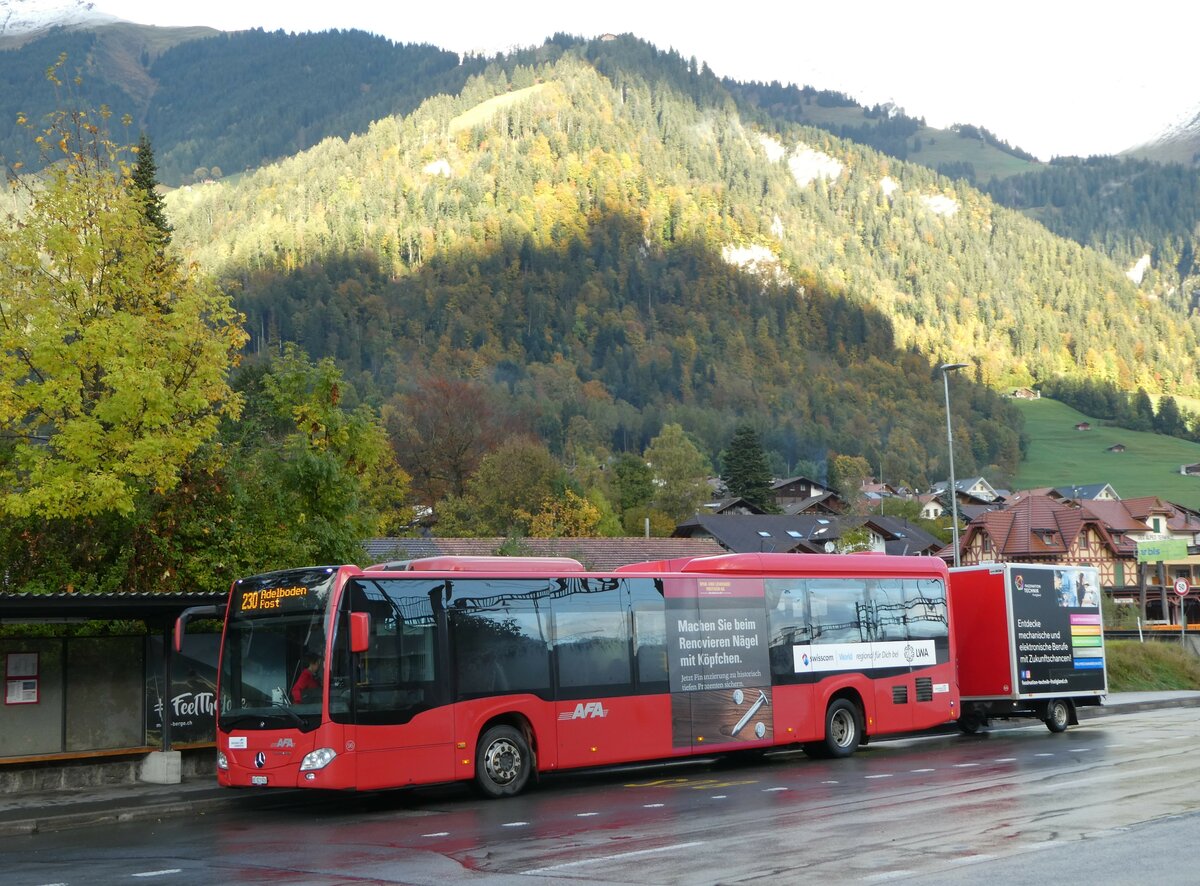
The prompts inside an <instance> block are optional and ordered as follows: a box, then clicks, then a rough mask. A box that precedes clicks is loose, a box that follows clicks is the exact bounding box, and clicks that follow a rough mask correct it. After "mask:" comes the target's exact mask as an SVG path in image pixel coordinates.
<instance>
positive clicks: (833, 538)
mask: <svg viewBox="0 0 1200 886" xmlns="http://www.w3.org/2000/svg"><path fill="white" fill-rule="evenodd" d="M859 527H865V528H866V530H867V534H868V538H869V541H870V545H871V549H872V550H875V551H879V552H880V553H887V554H902V555H922V554H924V555H932V554H934V553H936V552H937V551H938V550H940V548H941V546H942V544H941V542H940V541H938V540H937V539H936V538H934V537H933V536H931V535H929V534H928V533H927V532H925V531H924V530H922V529H921V528H920V527H917V526H914V525H913V524H911V523H909V522H908V521H907V520H904V519H902V518H900V517H880V516H871V517H866V518H864V517H836V516H829V517H823V516H820V515H817V514H800V515H796V516H787V515H779V514H768V515H764V516H756V515H751V516H722V515H717V514H696V515H694V516H693V517H692V518H691V519H689V520H685V521H684V522H682V523H680V524H679V525H678V526H676V527H675V532H674V535H675V537H677V538H688V539H711V540H713V541H715V542H717V543H718V544H719V545H721V547H722V548H723V549H724V550H726V551H729V552H733V553H794V554H816V553H833V552H834V551H837V550H838V549H839V546H840V541H841V537H842V535H843V533H845V532H847V531H849V530H851V529H856V528H859Z"/></svg>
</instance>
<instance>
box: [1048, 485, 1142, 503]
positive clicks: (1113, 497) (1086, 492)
mask: <svg viewBox="0 0 1200 886" xmlns="http://www.w3.org/2000/svg"><path fill="white" fill-rule="evenodd" d="M1035 491H1038V490H1035ZM1041 491H1043V492H1046V493H1047V494H1049V495H1053V496H1054V497H1055V498H1060V499H1067V500H1069V501H1120V500H1121V496H1119V495H1117V490H1115V489H1113V488H1112V486H1110V485H1109V484H1107V483H1083V484H1079V485H1075V486H1056V487H1054V488H1053V489H1048V490H1041Z"/></svg>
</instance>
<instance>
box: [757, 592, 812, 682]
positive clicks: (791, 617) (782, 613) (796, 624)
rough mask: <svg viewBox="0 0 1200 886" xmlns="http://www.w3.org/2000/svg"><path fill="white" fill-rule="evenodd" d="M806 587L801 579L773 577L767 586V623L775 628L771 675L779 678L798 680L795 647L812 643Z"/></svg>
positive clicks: (771, 642)
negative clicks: (796, 676)
mask: <svg viewBox="0 0 1200 886" xmlns="http://www.w3.org/2000/svg"><path fill="white" fill-rule="evenodd" d="M805 584H806V582H805V580H804V579H799V578H786V579H774V578H772V579H767V580H766V581H765V582H764V583H763V589H764V592H765V594H766V602H767V623H768V624H769V625H770V628H771V636H770V640H769V641H768V649H767V652H768V655H769V658H770V661H771V673H772V674H774V675H775V677H776V678H789V677H792V678H794V677H795V674H796V658H795V653H793V651H792V647H793V646H807V645H808V644H809V643H811V642H812V629H811V627H810V626H809V623H808V606H807V603H806V600H805V590H804V588H805Z"/></svg>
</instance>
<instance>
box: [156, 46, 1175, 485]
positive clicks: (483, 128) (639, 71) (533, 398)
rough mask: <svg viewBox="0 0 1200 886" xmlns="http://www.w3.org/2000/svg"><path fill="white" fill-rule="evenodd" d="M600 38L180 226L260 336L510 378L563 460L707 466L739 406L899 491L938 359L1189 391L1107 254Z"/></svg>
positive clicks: (224, 191)
mask: <svg viewBox="0 0 1200 886" xmlns="http://www.w3.org/2000/svg"><path fill="white" fill-rule="evenodd" d="M623 51H625V52H626V53H627V56H628V60H627V61H625V62H623V63H622V62H620V61H619V60H620V59H621V55H622V52H623ZM596 52H597V50H596V48H595V46H594V45H592V46H587V45H585V46H583V47H579V48H570V49H568V50H567V51H566V52H565V53H561V54H560V53H558V52H552V53H551V52H548V53H547V54H548V55H550V56H551V59H550V60H548V61H546V62H544V63H541V64H534V65H528V66H525V65H517V66H515V67H513V68H512V70H511V76H510V73H509V72H508V71H506V70H505V69H504V68H503V67H502V66H500V65H493V66H490V67H489V68H488V69H487V70H486V72H485V73H484V74H483V75H482V76H480V77H477V78H473V79H472V80H470V81H469V82H468V84H467V85H466V87H465V89H464V90H463V92H462V93H461V94H460V95H457V96H440V97H437V98H435V99H432V100H430V101H429V102H427V103H425V104H424V105H423V106H422V107H421V108H420V109H419V110H418V111H417V112H415V113H414V114H412V115H409V116H407V117H392V118H387V119H383V120H380V121H379V122H377V123H376V124H374V125H373V126H372V127H371V128H370V130H369V132H367V133H365V134H363V135H361V136H357V137H353V138H351V139H350V140H349V141H347V142H342V141H339V140H330V141H327V142H324V143H322V144H320V145H318V146H317V147H315V148H313V149H312V150H310V151H307V152H305V153H303V154H301V155H299V156H297V157H294V158H292V159H290V160H287V161H285V162H282V163H279V164H277V165H273V166H270V167H267V168H264V169H262V170H259V171H258V172H256V173H254V174H252V175H249V176H247V177H246V178H245V179H243V180H242V181H240V182H238V183H236V184H228V185H226V184H215V185H207V186H204V187H193V188H190V189H184V190H181V191H179V192H176V193H174V194H172V195H171V196H170V199H169V201H168V208H169V211H170V215H171V220H172V223H173V224H174V225H175V231H176V240H177V242H178V243H180V244H181V245H184V246H185V247H186V248H187V249H188V250H189V252H190V253H191V254H192V255H193V256H194V257H196V258H197V259H198V260H199V261H200V262H201V263H202V264H203V265H205V266H207V267H209V268H211V269H213V270H215V271H217V272H219V273H221V274H224V275H226V276H227V277H228V278H229V279H230V280H231V281H234V282H235V283H236V286H237V287H238V291H239V304H240V306H241V307H242V308H243V310H245V311H246V313H247V315H248V328H249V330H250V331H251V333H252V335H253V336H254V342H253V345H252V347H253V348H255V349H264V350H265V349H274V348H275V347H276V346H277V345H278V343H279V342H281V341H287V340H294V341H298V342H299V343H300V344H301V345H302V346H303V347H304V348H305V349H306V350H307V351H309V352H310V353H312V354H314V355H324V354H329V355H333V356H336V357H337V358H338V360H339V361H340V362H341V364H342V365H343V366H344V367H345V368H346V369H347V371H348V372H349V373H350V374H351V377H352V378H355V379H356V381H359V382H366V383H367V387H369V388H370V389H372V390H374V391H375V392H376V393H375V394H374V396H377V397H380V398H387V397H389V396H391V395H393V394H394V393H396V392H402V391H404V390H405V389H406V388H407V387H408V386H410V385H413V384H414V383H416V381H418V380H419V379H421V378H422V377H427V376H428V375H429V374H437V375H449V376H468V377H472V378H477V379H481V380H484V381H487V382H490V383H493V384H496V385H502V386H503V387H504V389H505V390H506V391H507V392H508V393H509V394H510V395H511V396H512V397H514V398H516V399H517V400H518V401H521V402H523V403H524V404H525V405H526V406H527V407H528V409H529V410H530V411H531V412H532V413H533V414H536V415H537V416H538V418H537V421H538V430H539V431H540V432H541V434H542V435H543V436H544V437H545V438H546V439H548V440H550V441H551V442H552V444H553V445H554V446H555V447H556V449H559V450H562V449H563V448H565V447H566V446H567V445H568V443H569V442H570V440H569V438H570V437H571V435H572V434H576V435H582V436H583V437H584V438H587V439H590V440H592V441H594V442H595V443H596V444H597V445H602V446H608V447H612V448H622V444H623V443H624V444H627V447H628V448H630V449H634V448H637V447H639V446H642V445H644V444H645V442H646V440H647V439H648V437H649V436H651V435H653V433H655V432H656V430H657V428H658V426H659V425H660V424H661V422H662V421H663V420H665V419H669V420H672V421H678V422H680V423H682V424H684V426H685V427H687V428H688V429H689V430H691V431H693V432H694V433H696V434H697V436H699V437H700V438H701V439H702V440H703V441H704V442H705V444H706V445H707V446H708V447H709V451H710V452H712V453H715V452H716V451H718V450H719V449H720V447H721V445H723V442H724V441H726V440H727V439H728V438H729V435H730V433H731V432H732V429H733V427H734V425H735V424H736V423H737V422H738V421H739V420H740V419H743V418H747V417H749V418H751V419H753V420H755V422H756V424H757V425H758V426H760V427H762V428H766V429H767V430H766V431H765V432H764V443H765V445H767V446H768V448H770V449H772V450H773V451H775V452H776V453H779V454H780V455H782V457H783V458H785V459H786V460H787V462H789V463H790V464H795V463H796V462H798V461H800V460H814V459H819V458H822V457H823V456H824V454H825V453H827V452H828V451H830V450H834V451H839V452H848V453H852V454H861V455H864V456H865V457H867V458H868V459H869V460H870V461H871V463H872V464H878V463H879V458H880V456H881V455H882V454H883V453H886V454H887V458H888V460H889V462H890V460H891V459H893V458H896V460H897V462H903V465H902V466H901V465H900V464H897V465H895V466H892V465H891V464H889V467H888V473H889V474H892V475H894V476H901V477H904V478H906V479H910V480H912V481H916V480H917V479H918V478H926V477H929V476H935V475H936V472H937V471H938V470H939V469H940V467H941V460H940V456H939V454H938V453H939V451H940V449H942V448H943V447H942V446H941V444H940V442H939V435H938V434H937V432H936V430H935V429H936V428H938V426H939V415H940V410H941V405H942V404H941V402H940V396H939V395H940V393H941V392H940V389H939V388H940V386H938V385H935V384H934V383H933V380H932V379H931V377H930V361H931V360H932V361H934V362H937V361H940V360H968V359H969V360H970V361H971V362H972V363H973V365H974V367H975V373H974V374H975V378H976V379H977V380H978V381H980V382H983V383H985V384H986V385H990V386H993V387H1001V386H1004V385H1007V384H1016V383H1030V382H1034V381H1037V380H1040V379H1044V378H1050V377H1053V376H1056V375H1060V374H1063V375H1067V376H1087V375H1094V376H1096V377H1100V378H1105V379H1111V380H1112V381H1113V382H1114V383H1116V384H1119V385H1120V386H1122V387H1125V388H1127V389H1129V390H1133V389H1136V388H1137V387H1138V386H1142V387H1146V388H1147V390H1152V391H1158V390H1164V389H1168V390H1178V391H1188V392H1191V391H1195V390H1197V379H1196V376H1195V368H1194V360H1193V359H1192V357H1191V355H1192V354H1193V353H1194V351H1195V348H1196V347H1197V327H1196V324H1195V322H1194V321H1193V320H1192V319H1189V318H1185V317H1183V316H1181V315H1180V314H1178V313H1176V312H1173V311H1171V310H1169V309H1168V308H1166V307H1165V306H1164V305H1163V304H1161V303H1160V302H1157V301H1155V300H1152V299H1146V298H1144V297H1143V296H1141V295H1140V294H1139V293H1138V292H1137V290H1136V289H1135V287H1134V286H1133V284H1132V283H1130V282H1129V280H1127V279H1126V278H1125V277H1124V275H1123V274H1122V273H1121V270H1120V268H1118V267H1117V266H1115V265H1114V264H1113V263H1112V262H1111V261H1109V260H1108V259H1106V258H1105V257H1104V256H1102V255H1100V254H1098V253H1096V252H1094V251H1091V250H1088V249H1084V248H1082V247H1080V246H1078V245H1077V244H1075V243H1072V242H1070V241H1067V240H1063V239H1060V238H1057V237H1054V236H1052V235H1050V234H1048V233H1047V232H1046V230H1045V229H1044V228H1042V227H1041V226H1040V225H1038V224H1036V223H1034V222H1031V221H1029V220H1028V219H1026V218H1024V217H1023V216H1021V215H1020V214H1018V213H1016V212H1013V211H1010V210H1007V209H1004V208H1002V207H999V206H997V205H995V204H994V203H992V202H991V201H990V200H989V199H988V198H987V197H986V196H984V195H982V194H980V193H979V192H978V191H975V190H974V189H972V188H970V187H969V186H967V185H966V184H965V183H964V182H962V181H959V182H951V181H949V180H947V179H944V178H940V177H938V176H937V175H935V174H934V173H933V172H931V171H930V170H928V169H925V168H923V167H920V166H918V165H915V164H908V163H901V162H898V161H895V160H893V159H890V158H888V157H885V156H883V155H880V154H878V153H876V152H874V151H872V150H870V149H866V148H863V147H861V146H858V145H854V144H851V143H848V142H845V141H841V140H839V139H836V138H833V137H832V136H830V135H829V134H828V133H826V132H822V131H819V130H816V129H812V128H806V127H800V126H794V125H791V124H788V123H780V124H778V125H776V126H775V127H774V128H767V126H766V123H765V121H764V120H763V119H761V118H756V119H754V120H749V119H747V118H746V117H744V116H743V115H742V114H741V113H740V112H739V109H738V104H737V103H736V102H734V101H732V100H729V99H728V97H727V98H726V100H725V101H724V102H722V101H720V97H721V95H723V94H724V93H723V89H722V87H721V84H720V83H719V82H718V81H716V79H715V78H712V77H711V75H708V76H707V77H706V76H705V75H704V72H703V71H700V72H694V71H691V70H689V67H690V65H689V63H687V62H684V61H683V60H682V59H679V58H678V56H675V55H674V54H672V53H657V52H654V51H653V50H648V48H647V47H646V45H645V44H643V43H640V42H639V41H634V40H632V39H630V38H620V39H618V40H614V41H609V42H608V44H607V45H606V46H604V47H603V48H602V56H603V59H604V63H603V64H596V59H595V58H594V57H592V56H593V55H595V54H596ZM648 52H650V53H652V54H651V55H650V56H649V57H647V53H648ZM663 71H666V72H669V75H666V76H664V75H663V74H662V72H663ZM751 260H753V261H752V263H748V262H751ZM737 262H741V266H738V265H737V264H735V263H737ZM1168 341H1169V342H1172V343H1173V344H1172V345H1171V346H1165V345H1164V342H1168ZM919 355H923V356H919ZM360 387H362V385H361V384H360ZM973 396H974V397H975V398H976V401H975V403H974V404H973V405H974V407H975V408H976V409H977V410H979V413H982V414H976V415H975V416H974V417H973V419H972V421H971V423H970V424H971V426H972V427H971V429H970V430H969V431H968V430H967V429H965V428H964V430H963V434H964V437H963V446H964V449H965V450H966V452H965V459H966V460H965V461H964V463H963V468H962V469H963V470H971V469H972V466H973V467H977V468H984V467H986V466H988V465H992V464H995V465H999V466H1001V468H1003V467H1005V466H1011V465H1013V464H1014V463H1015V459H1016V458H1017V457H1018V439H1017V434H1016V433H1015V431H1014V430H1013V429H1014V428H1015V427H1017V421H1016V419H1015V418H1014V417H1013V416H1012V415H1011V414H1009V413H1008V412H1007V411H1006V410H1005V408H1004V407H1003V405H1002V404H1001V403H1000V402H999V401H996V400H994V398H991V395H988V394H986V393H984V392H983V391H982V389H978V390H977V391H976V393H974V394H973ZM576 419H578V420H576ZM956 436H957V435H956Z"/></svg>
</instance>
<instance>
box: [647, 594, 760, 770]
mask: <svg viewBox="0 0 1200 886" xmlns="http://www.w3.org/2000/svg"><path fill="white" fill-rule="evenodd" d="M666 603H667V668H668V672H669V674H670V681H671V684H670V685H671V726H672V729H671V732H672V744H673V746H674V747H677V748H686V747H692V746H694V745H700V744H704V745H722V744H730V743H738V742H766V741H769V740H770V739H771V738H772V736H773V734H774V728H773V723H772V719H773V718H772V716H771V664H770V659H769V655H768V651H767V642H768V630H767V613H766V608H765V605H764V602H763V590H762V582H761V581H739V580H723V579H722V580H717V579H699V580H698V581H695V582H686V583H680V585H679V586H677V587H676V588H674V589H673V590H672V591H668V593H667V600H666Z"/></svg>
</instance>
